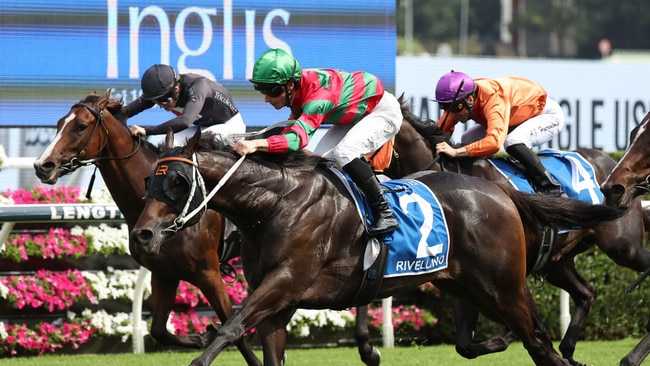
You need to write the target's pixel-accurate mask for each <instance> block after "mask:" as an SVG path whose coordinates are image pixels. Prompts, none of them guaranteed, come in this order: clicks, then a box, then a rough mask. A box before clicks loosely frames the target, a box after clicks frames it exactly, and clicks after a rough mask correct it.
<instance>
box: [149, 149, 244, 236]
mask: <svg viewBox="0 0 650 366" xmlns="http://www.w3.org/2000/svg"><path fill="white" fill-rule="evenodd" d="M245 158H246V155H242V156H241V157H240V158H239V160H237V161H236V162H235V164H233V166H232V167H230V169H228V171H227V172H226V174H224V175H223V177H221V179H220V180H219V183H218V184H217V185H216V186H215V187H214V188H213V189H212V191H210V193H209V194H207V195H206V189H205V182H204V181H203V177H202V176H201V174H200V173H199V163H198V160H197V158H196V153H194V154H192V160H189V159H185V158H180V157H168V158H162V159H160V160H158V164H156V166H158V165H159V164H160V163H161V162H165V161H169V160H174V161H178V162H181V163H185V164H189V165H191V166H192V181H191V182H190V186H191V189H190V193H189V194H188V196H187V202H185V205H184V206H183V210H182V211H181V213H180V214H179V215H178V216H176V218H175V219H174V222H173V223H172V224H171V225H170V226H168V227H166V228H164V229H162V232H163V233H166V232H168V233H172V234H176V233H177V232H178V231H179V230H181V229H183V228H184V227H185V224H187V222H188V221H190V220H191V219H192V218H193V217H194V216H196V215H197V214H198V213H199V212H201V210H205V209H207V204H208V202H209V201H210V200H211V199H212V197H214V195H215V194H216V193H217V191H219V190H220V189H221V187H223V185H224V184H225V183H226V182H227V181H228V179H230V177H231V176H232V174H233V173H234V172H235V170H237V168H239V166H240V165H241V163H242V162H243V161H244V159H245ZM156 170H158V168H157V167H156ZM154 173H155V171H154ZM197 186H199V188H200V189H201V194H202V196H203V201H202V202H201V203H200V204H198V205H197V207H196V208H194V210H192V211H191V212H189V213H188V211H189V210H190V209H191V208H192V207H191V204H192V199H193V198H194V195H195V194H196V189H197ZM152 198H158V197H152Z"/></svg>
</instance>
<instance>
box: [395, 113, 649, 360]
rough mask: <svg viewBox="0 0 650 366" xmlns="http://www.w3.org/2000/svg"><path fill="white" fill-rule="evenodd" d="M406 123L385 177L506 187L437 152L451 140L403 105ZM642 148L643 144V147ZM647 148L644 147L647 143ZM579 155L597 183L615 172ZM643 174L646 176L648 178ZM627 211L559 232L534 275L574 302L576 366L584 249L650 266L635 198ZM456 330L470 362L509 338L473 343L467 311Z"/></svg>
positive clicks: (486, 170) (569, 345) (485, 171)
mask: <svg viewBox="0 0 650 366" xmlns="http://www.w3.org/2000/svg"><path fill="white" fill-rule="evenodd" d="M402 113H403V114H404V117H405V122H404V123H403V124H402V127H401V129H400V131H399V133H398V134H397V136H396V137H395V143H394V149H395V154H394V157H393V160H392V162H391V165H390V166H389V167H388V168H387V169H386V170H385V172H384V173H385V174H386V175H387V176H389V177H401V176H404V175H406V174H409V173H412V172H415V171H419V170H422V169H432V170H438V171H440V170H444V171H452V172H456V173H462V174H467V175H472V176H476V177H481V178H484V179H487V180H490V181H493V182H497V183H502V184H508V182H507V180H506V179H505V178H504V176H503V175H502V174H501V173H499V172H498V171H497V169H496V168H495V167H494V166H493V165H492V164H490V163H489V162H488V161H487V160H486V159H476V158H457V159H452V158H449V157H446V156H442V155H441V156H438V155H436V154H435V146H436V144H437V143H438V142H441V141H449V136H448V135H447V134H445V133H443V132H442V130H440V128H438V126H437V125H436V124H435V122H433V121H426V120H420V119H419V118H418V117H417V116H415V115H414V114H413V113H412V112H411V111H410V109H409V108H408V106H407V105H404V104H403V105H402ZM641 146H644V145H641ZM646 146H647V145H646ZM578 152H579V153H580V154H581V155H582V156H583V157H584V158H585V159H586V160H587V161H589V163H590V164H591V165H592V167H593V168H594V170H595V172H596V179H597V181H598V182H603V181H604V180H605V177H606V176H607V174H608V173H609V172H610V171H612V169H613V168H614V165H615V162H614V160H613V159H611V158H610V157H609V156H608V155H606V154H605V153H603V152H602V151H600V150H594V149H581V150H578ZM646 175H647V174H646ZM628 205H629V206H631V209H630V210H629V211H628V212H627V213H626V214H625V216H624V217H622V218H620V219H618V220H614V221H610V222H603V223H602V224H600V225H598V226H596V227H594V228H590V229H581V230H575V231H571V232H569V233H565V234H561V235H560V236H559V240H558V243H557V244H556V246H555V247H554V248H553V252H552V253H551V254H550V258H551V260H549V261H547V262H546V263H545V264H544V265H543V267H542V268H541V269H537V270H536V274H537V275H538V276H540V277H541V278H544V279H545V280H546V281H548V282H549V283H550V284H552V285H554V286H556V287H559V288H561V289H564V290H565V291H567V292H568V293H569V295H570V296H571V298H572V299H573V302H574V309H573V312H572V314H571V322H570V324H569V327H568V329H567V331H566V334H565V335H564V338H563V339H562V341H561V343H560V346H559V349H560V352H561V354H562V356H563V357H564V358H566V359H568V360H569V361H570V362H571V364H572V365H580V363H579V362H577V361H575V360H574V359H573V355H574V352H575V347H576V343H577V341H578V338H579V335H580V334H579V333H580V330H581V328H582V326H583V325H584V321H585V319H586V317H587V315H588V314H589V311H590V310H591V307H592V304H593V302H594V301H595V299H596V289H595V288H594V287H593V285H591V284H590V283H588V282H587V281H586V280H585V279H584V278H583V277H582V276H581V275H580V274H579V273H578V272H577V270H576V268H575V264H574V257H575V256H577V255H578V254H579V253H582V252H584V251H586V250H587V249H589V248H591V247H593V246H594V245H596V246H598V247H599V248H600V250H602V251H603V252H604V253H606V254H607V255H608V256H609V257H610V258H612V259H613V260H614V262H616V263H617V264H618V265H621V266H624V267H628V268H631V269H634V270H636V271H643V270H644V269H646V268H648V267H649V266H650V251H648V250H647V249H646V248H644V247H643V237H644V225H643V224H644V212H643V209H642V207H641V203H640V201H639V200H630V201H629V202H628ZM529 253H530V254H529V255H528V258H527V260H528V272H529V273H530V272H531V269H532V268H533V266H534V264H535V263H536V261H537V257H538V256H537V254H538V251H537V250H534V249H532V248H531V250H529ZM466 315H467V316H466V317H462V320H464V321H462V322H461V321H459V322H458V323H457V324H456V326H457V339H456V348H457V350H458V353H459V354H461V355H463V356H465V357H468V358H474V357H477V356H480V355H481V354H485V353H491V352H497V351H502V350H504V349H505V348H506V347H507V346H508V344H509V342H510V341H512V338H511V337H510V336H509V335H508V336H504V337H501V336H499V337H495V338H493V339H491V340H489V341H486V342H483V343H482V344H480V345H478V346H477V345H475V344H472V343H471V339H472V331H473V330H474V327H475V325H476V321H477V317H478V314H477V313H474V314H471V313H467V314H466Z"/></svg>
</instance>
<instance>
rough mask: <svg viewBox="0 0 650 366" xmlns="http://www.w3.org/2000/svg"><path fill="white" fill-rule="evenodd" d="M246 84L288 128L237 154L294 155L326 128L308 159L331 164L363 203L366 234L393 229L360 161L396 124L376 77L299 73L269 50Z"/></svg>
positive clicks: (392, 104) (391, 100)
mask: <svg viewBox="0 0 650 366" xmlns="http://www.w3.org/2000/svg"><path fill="white" fill-rule="evenodd" d="M250 81H251V82H252V83H253V86H254V88H255V90H258V91H260V92H261V93H262V94H263V95H264V101H265V102H267V103H269V104H271V105H272V106H273V107H274V108H275V109H278V110H279V109H281V108H284V107H289V108H290V109H291V114H290V117H289V119H291V120H293V121H294V123H293V124H291V125H289V126H287V127H286V128H285V129H284V130H283V131H282V132H281V133H280V134H279V135H274V136H270V137H268V138H266V139H257V140H239V141H237V143H236V144H235V146H234V150H235V151H236V152H237V153H239V154H242V155H243V154H250V153H253V152H255V151H266V152H269V153H277V154H281V153H285V152H287V151H289V150H293V151H296V150H300V149H303V148H304V147H305V146H307V144H308V143H309V139H310V138H311V137H312V136H313V135H314V133H315V132H316V129H318V127H320V125H321V124H323V123H326V124H332V127H331V128H330V129H329V130H328V131H327V132H326V133H325V135H324V136H323V138H322V139H321V140H320V141H319V143H318V146H317V147H316V148H315V149H314V154H316V155H321V156H323V157H325V158H329V159H332V160H333V161H334V162H336V163H337V164H338V165H339V167H342V169H343V170H344V171H345V172H346V173H348V175H349V176H350V178H351V179H352V180H353V181H354V183H355V184H356V185H357V186H358V187H359V188H360V189H361V190H362V191H363V193H364V194H365V195H366V196H367V197H368V200H369V202H370V206H371V209H372V213H373V217H374V224H373V225H372V226H371V227H370V228H368V232H369V233H370V234H371V235H378V234H383V233H387V232H390V231H393V230H395V229H396V228H398V227H399V223H398V222H397V219H395V216H394V215H393V212H392V210H391V209H390V206H389V205H388V202H387V201H386V198H385V197H384V194H383V192H382V190H381V186H380V185H379V181H378V180H377V178H376V177H375V175H374V173H373V171H372V169H371V168H370V166H369V165H368V164H366V163H365V162H364V161H363V160H361V157H362V156H365V155H366V154H368V153H370V152H372V151H375V150H377V149H379V148H380V147H381V146H382V145H383V144H384V143H386V142H387V141H388V140H390V139H391V138H392V137H393V136H395V135H396V134H397V132H398V131H399V128H400V126H401V124H402V112H401V110H400V104H399V102H398V101H397V98H395V96H394V95H392V94H391V93H389V92H387V91H386V90H384V86H383V84H382V82H381V80H379V78H378V77H377V76H375V75H372V74H370V73H367V72H363V71H356V72H346V71H342V70H334V69H322V68H319V69H304V70H303V69H302V68H301V67H300V64H299V63H298V61H297V60H296V59H295V58H294V57H293V56H292V55H290V54H289V53H287V52H286V51H284V50H281V49H270V50H268V51H266V52H264V53H263V54H262V55H261V56H260V57H259V58H258V59H257V61H256V62H255V65H254V67H253V78H252V79H251V80H250Z"/></svg>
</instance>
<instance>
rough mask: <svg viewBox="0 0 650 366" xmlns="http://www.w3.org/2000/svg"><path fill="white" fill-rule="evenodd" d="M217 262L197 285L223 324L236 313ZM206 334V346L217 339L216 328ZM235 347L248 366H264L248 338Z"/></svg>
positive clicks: (237, 343)
mask: <svg viewBox="0 0 650 366" xmlns="http://www.w3.org/2000/svg"><path fill="white" fill-rule="evenodd" d="M215 262H216V263H213V265H211V266H210V265H209V266H208V268H211V269H212V270H210V271H209V272H210V273H206V271H203V272H202V278H201V281H200V282H199V283H198V284H197V285H198V287H199V289H200V290H201V292H202V293H203V295H204V296H205V298H206V299H207V300H208V302H209V303H210V305H211V306H212V309H214V311H215V313H216V314H217V316H218V317H219V320H221V322H222V323H223V322H225V321H226V320H228V319H230V318H231V317H232V316H233V314H234V311H233V308H232V301H231V299H230V296H229V295H228V292H227V291H226V287H225V286H224V284H223V278H222V277H221V272H220V269H219V264H218V262H217V261H216V260H215ZM206 333H208V334H209V335H208V336H209V339H207V342H206V344H209V343H210V342H212V341H213V340H214V337H216V334H217V333H216V329H215V328H214V327H210V328H208V331H207V332H206ZM235 345H236V346H237V349H239V352H240V353H241V354H242V356H243V357H244V359H245V360H246V363H247V364H248V365H256V366H258V365H259V366H261V365H262V363H261V361H260V360H259V359H258V358H257V357H256V356H255V354H254V353H253V350H252V349H251V347H250V345H249V344H248V341H247V340H246V337H242V338H240V339H238V340H237V341H235Z"/></svg>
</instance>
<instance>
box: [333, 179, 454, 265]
mask: <svg viewBox="0 0 650 366" xmlns="http://www.w3.org/2000/svg"><path fill="white" fill-rule="evenodd" d="M332 171H333V172H335V174H336V175H337V176H338V177H339V179H341V181H342V182H343V183H344V184H345V186H346V187H347V189H348V191H349V192H350V194H351V196H352V197H353V198H354V201H355V204H356V206H357V211H358V213H359V217H360V218H361V220H362V221H363V222H365V224H366V225H371V224H372V222H373V221H372V220H373V219H372V213H371V211H370V207H369V205H368V203H367V200H366V197H365V195H364V194H363V193H362V192H361V191H360V190H359V189H358V188H357V187H356V186H355V185H354V183H352V181H351V180H350V178H349V177H348V176H347V175H346V174H345V173H343V172H341V171H340V170H338V169H334V168H332ZM381 184H382V186H383V187H384V194H385V196H386V199H387V200H388V203H389V204H390V206H391V208H392V210H393V213H394V214H395V217H396V218H397V220H398V221H399V223H400V226H399V229H397V230H395V231H393V232H390V233H387V234H385V235H382V237H381V240H382V241H383V242H384V243H385V244H386V245H388V248H389V249H388V259H387V262H386V263H387V264H386V270H385V273H384V277H385V278H387V277H399V276H412V275H420V274H424V273H431V272H435V271H439V270H441V269H444V268H447V265H448V263H447V262H448V254H449V230H448V227H447V221H446V219H445V215H444V212H443V211H442V208H441V207H440V203H439V201H438V199H437V198H436V196H435V195H434V194H433V192H431V190H430V189H429V188H428V187H427V186H425V185H424V184H422V183H420V182H419V181H416V180H409V179H398V180H390V181H386V182H382V183H381ZM378 245H380V244H379V243H378V242H377V241H376V240H371V239H370V240H369V241H368V244H367V247H366V258H365V260H364V270H365V269H367V268H369V267H370V265H371V264H372V262H373V261H374V260H375V259H376V256H377V255H378V253H379V249H378Z"/></svg>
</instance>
